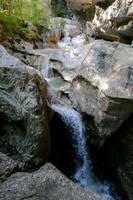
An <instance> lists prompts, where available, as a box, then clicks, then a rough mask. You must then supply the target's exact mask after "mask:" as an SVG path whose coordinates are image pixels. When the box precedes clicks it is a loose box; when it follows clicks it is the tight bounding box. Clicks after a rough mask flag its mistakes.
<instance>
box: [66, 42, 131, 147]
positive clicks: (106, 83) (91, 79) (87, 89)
mask: <svg viewBox="0 0 133 200" xmlns="http://www.w3.org/2000/svg"><path fill="white" fill-rule="evenodd" d="M126 58H127V59H126ZM132 58H133V49H132V47H130V46H128V45H124V44H117V43H116V44H115V43H114V44H112V43H110V42H106V41H102V40H97V41H95V42H93V43H92V44H91V45H90V51H89V54H88V56H87V57H86V59H85V60H84V63H83V65H82V66H81V68H80V69H79V70H78V72H77V76H76V77H75V79H74V80H73V82H72V86H71V92H70V95H71V99H72V101H73V103H74V104H75V106H76V107H77V108H78V109H79V110H80V111H81V112H84V113H86V114H87V115H89V116H92V117H93V125H94V127H95V131H92V132H93V134H94V138H95V136H97V137H99V141H97V142H98V143H99V144H103V142H104V141H105V139H106V137H108V136H110V135H111V134H113V133H114V132H115V131H116V130H117V129H118V128H119V127H120V125H121V124H122V123H123V122H124V121H125V119H126V118H128V116H129V115H130V114H131V113H132V112H133V59H132ZM94 127H93V128H94Z"/></svg>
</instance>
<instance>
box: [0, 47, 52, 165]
mask: <svg viewBox="0 0 133 200" xmlns="http://www.w3.org/2000/svg"><path fill="white" fill-rule="evenodd" d="M46 95H47V84H46V82H45V81H44V79H43V78H42V76H41V74H40V72H39V71H37V70H35V69H33V68H31V67H29V66H26V65H24V64H23V63H22V62H21V61H20V60H19V59H17V58H15V57H13V56H11V55H9V54H8V53H7V52H6V50H5V49H4V48H3V47H2V46H1V47H0V121H1V127H0V150H1V152H3V153H5V154H8V155H9V156H14V157H15V158H16V160H20V161H22V162H23V163H31V164H34V165H35V164H39V163H40V162H42V161H45V160H46V159H47V156H48V154H49V131H48V123H47V113H46V111H47V105H46ZM3 144H4V145H3ZM29 166H30V165H29Z"/></svg>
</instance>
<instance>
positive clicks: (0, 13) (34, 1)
mask: <svg viewBox="0 0 133 200" xmlns="http://www.w3.org/2000/svg"><path fill="white" fill-rule="evenodd" d="M44 2H45V1H44V0H6V1H5V0H0V24H1V25H2V27H3V31H4V33H6V34H9V35H12V34H20V35H21V34H22V35H23V34H24V33H25V32H26V31H27V25H26V24H28V23H32V24H34V25H36V26H37V25H43V26H44V27H47V25H48V17H49V16H48V14H47V9H46V10H44V7H43V3H44Z"/></svg>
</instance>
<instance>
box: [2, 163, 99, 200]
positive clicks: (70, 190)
mask: <svg viewBox="0 0 133 200" xmlns="http://www.w3.org/2000/svg"><path fill="white" fill-rule="evenodd" d="M0 199H1V200H19V199H31V200H43V199H47V200H100V199H101V198H100V197H99V196H98V195H96V194H93V193H90V192H89V191H87V190H85V189H83V188H81V187H80V186H78V185H76V184H74V183H73V182H72V181H70V180H69V179H67V178H66V177H65V176H64V175H62V174H61V173H60V172H59V171H58V170H57V169H56V168H55V167H54V166H53V165H52V164H46V165H44V166H43V167H41V168H40V169H39V170H38V171H35V172H33V173H16V174H13V175H12V176H10V177H9V179H8V180H7V181H5V182H4V183H3V184H2V185H1V187H0Z"/></svg>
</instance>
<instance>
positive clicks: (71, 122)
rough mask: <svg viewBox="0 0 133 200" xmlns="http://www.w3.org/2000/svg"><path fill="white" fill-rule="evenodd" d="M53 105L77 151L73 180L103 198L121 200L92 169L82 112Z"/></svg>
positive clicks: (104, 199) (105, 199)
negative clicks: (112, 194)
mask: <svg viewBox="0 0 133 200" xmlns="http://www.w3.org/2000/svg"><path fill="white" fill-rule="evenodd" d="M51 107H52V109H53V110H54V111H55V112H57V113H58V114H59V116H60V118H61V119H62V121H63V122H64V123H65V125H66V127H67V128H68V129H69V131H68V134H70V135H69V137H70V138H71V142H72V145H73V148H74V149H75V152H76V153H75V160H74V162H75V165H76V169H75V173H74V175H73V177H72V178H73V180H74V181H75V182H78V183H79V184H80V185H81V186H83V187H86V188H88V189H89V190H90V191H93V192H96V193H98V194H100V195H101V196H102V198H103V200H116V199H117V200H119V198H114V197H112V196H111V194H110V186H109V184H108V183H101V182H100V181H99V180H98V179H97V178H96V177H95V175H94V173H93V171H92V165H91V160H90V157H89V150H88V149H87V137H86V135H85V133H86V131H85V126H84V124H83V121H82V117H81V115H80V113H78V112H77V111H76V110H74V109H73V108H71V107H69V106H66V105H61V104H52V105H51Z"/></svg>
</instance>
